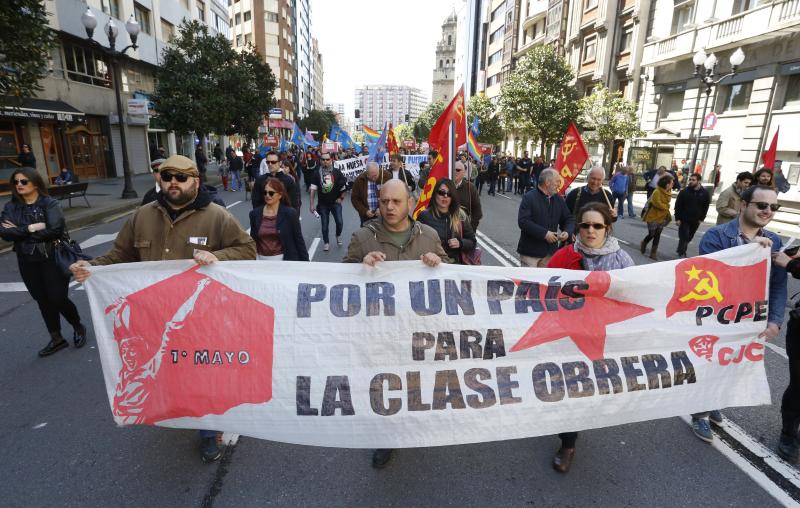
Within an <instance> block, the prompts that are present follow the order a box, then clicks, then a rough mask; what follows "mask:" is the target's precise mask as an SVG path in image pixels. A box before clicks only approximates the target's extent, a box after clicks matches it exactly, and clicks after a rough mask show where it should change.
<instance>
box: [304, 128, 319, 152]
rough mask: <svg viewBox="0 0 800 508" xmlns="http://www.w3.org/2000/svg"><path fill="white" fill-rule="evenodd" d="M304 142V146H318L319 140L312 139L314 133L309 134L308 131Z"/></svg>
mask: <svg viewBox="0 0 800 508" xmlns="http://www.w3.org/2000/svg"><path fill="white" fill-rule="evenodd" d="M305 144H306V146H310V147H311V148H318V147H319V141H316V140H315V139H314V135H313V134H311V133H310V132H306V137H305Z"/></svg>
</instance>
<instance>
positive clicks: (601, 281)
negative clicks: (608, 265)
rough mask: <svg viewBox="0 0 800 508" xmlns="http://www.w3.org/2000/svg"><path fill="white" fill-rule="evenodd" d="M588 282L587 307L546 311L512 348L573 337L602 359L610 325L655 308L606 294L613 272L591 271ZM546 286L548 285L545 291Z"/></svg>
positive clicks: (588, 353)
mask: <svg viewBox="0 0 800 508" xmlns="http://www.w3.org/2000/svg"><path fill="white" fill-rule="evenodd" d="M515 282H516V281H515ZM586 283H587V284H588V285H589V289H587V290H585V291H583V294H584V295H585V301H584V304H583V307H581V308H579V309H574V310H567V309H564V308H559V309H558V310H557V311H545V312H542V313H541V314H540V315H539V317H538V318H537V319H536V321H534V323H533V324H532V325H531V327H530V328H529V329H528V331H527V332H525V334H524V335H523V336H522V337H521V338H520V339H519V340H518V341H517V343H516V344H514V347H512V348H511V351H512V352H514V351H522V350H523V349H528V348H532V347H536V346H539V345H541V344H545V343H547V342H553V341H556V340H559V339H563V338H565V337H569V338H570V339H572V342H574V343H575V345H576V346H577V347H578V349H580V350H581V352H582V353H583V354H585V355H586V356H587V357H588V358H589V359H590V360H599V359H601V358H603V357H604V354H605V344H606V326H607V325H610V324H613V323H620V322H622V321H627V320H628V319H632V318H635V317H636V316H641V315H643V314H648V313H650V312H653V309H651V308H650V307H643V306H641V305H636V304H634V303H628V302H622V301H619V300H614V299H611V298H607V297H606V296H605V294H606V292H608V288H609V287H610V286H611V276H610V275H609V274H608V273H606V272H592V273H590V274H589V276H588V277H586ZM545 289H546V286H545V287H543V288H542V291H544V290H545ZM543 296H544V295H542V297H543Z"/></svg>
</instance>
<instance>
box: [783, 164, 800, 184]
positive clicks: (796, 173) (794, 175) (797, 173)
mask: <svg viewBox="0 0 800 508" xmlns="http://www.w3.org/2000/svg"><path fill="white" fill-rule="evenodd" d="M786 174H787V175H788V176H787V177H786V179H787V180H788V181H789V183H790V184H792V185H797V180H798V178H799V177H800V164H790V165H789V171H788V172H787V173H786Z"/></svg>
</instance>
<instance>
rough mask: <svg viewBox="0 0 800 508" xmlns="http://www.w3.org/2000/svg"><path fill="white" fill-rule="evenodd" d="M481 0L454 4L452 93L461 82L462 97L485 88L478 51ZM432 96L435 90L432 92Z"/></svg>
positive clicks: (479, 43)
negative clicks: (462, 87) (454, 54)
mask: <svg viewBox="0 0 800 508" xmlns="http://www.w3.org/2000/svg"><path fill="white" fill-rule="evenodd" d="M482 6H483V2H482V0H461V3H460V5H458V6H457V8H456V56H455V60H456V64H455V71H454V74H453V95H455V94H456V92H458V89H459V88H461V85H464V97H472V96H473V95H475V94H476V93H478V92H482V91H483V88H484V86H483V85H484V80H485V76H484V75H483V73H482V72H481V69H482V68H483V62H482V61H481V53H482V48H483V43H484V42H485V41H484V37H482V32H481V27H482V26H483V25H482V23H483V14H484V12H485V9H483V8H482ZM434 96H435V94H434Z"/></svg>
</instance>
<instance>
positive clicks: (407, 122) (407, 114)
mask: <svg viewBox="0 0 800 508" xmlns="http://www.w3.org/2000/svg"><path fill="white" fill-rule="evenodd" d="M408 118H409V116H408V114H406V123H408Z"/></svg>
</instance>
